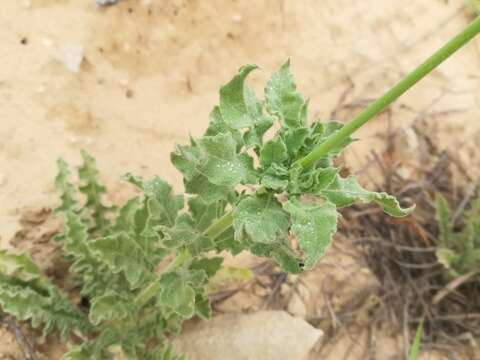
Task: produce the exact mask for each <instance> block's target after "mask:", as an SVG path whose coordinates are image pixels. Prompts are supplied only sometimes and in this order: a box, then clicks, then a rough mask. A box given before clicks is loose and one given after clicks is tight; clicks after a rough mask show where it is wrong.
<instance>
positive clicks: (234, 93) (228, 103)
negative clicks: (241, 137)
mask: <svg viewBox="0 0 480 360" xmlns="http://www.w3.org/2000/svg"><path fill="white" fill-rule="evenodd" d="M256 68H257V66H256V65H245V66H242V67H241V68H240V70H239V71H238V74H237V75H235V76H234V77H233V79H232V80H231V81H230V82H229V83H228V84H226V85H224V86H222V87H221V88H220V112H221V114H222V117H223V119H224V121H225V122H226V123H227V124H228V125H229V126H230V127H232V128H234V129H241V128H245V127H250V126H252V125H253V124H254V122H255V119H254V117H253V116H252V110H253V111H255V104H252V96H251V94H248V93H247V91H248V90H246V89H247V88H246V86H245V78H246V77H247V76H248V74H250V72H251V71H252V70H254V69H256Z"/></svg>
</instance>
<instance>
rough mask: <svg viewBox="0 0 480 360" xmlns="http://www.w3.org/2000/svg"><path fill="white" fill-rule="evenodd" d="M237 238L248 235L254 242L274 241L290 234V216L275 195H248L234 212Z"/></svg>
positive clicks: (239, 239)
mask: <svg viewBox="0 0 480 360" xmlns="http://www.w3.org/2000/svg"><path fill="white" fill-rule="evenodd" d="M233 227H234V229H235V239H237V240H238V241H242V240H244V238H245V237H247V238H248V239H249V240H250V241H252V242H259V243H265V244H269V243H274V242H277V241H278V240H277V239H278V238H279V237H281V238H286V237H287V236H288V227H289V218H288V214H287V213H286V212H285V211H284V210H283V208H282V205H281V204H280V203H279V202H278V200H277V199H275V197H273V196H271V195H265V196H248V197H246V198H244V199H243V200H242V201H240V202H239V203H238V205H237V207H236V208H235V210H234V212H233Z"/></svg>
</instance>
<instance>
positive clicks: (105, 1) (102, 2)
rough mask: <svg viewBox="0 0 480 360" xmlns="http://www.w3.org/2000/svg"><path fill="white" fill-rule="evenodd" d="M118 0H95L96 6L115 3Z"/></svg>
mask: <svg viewBox="0 0 480 360" xmlns="http://www.w3.org/2000/svg"><path fill="white" fill-rule="evenodd" d="M117 2H118V0H97V5H98V6H109V5H113V4H115V3H117Z"/></svg>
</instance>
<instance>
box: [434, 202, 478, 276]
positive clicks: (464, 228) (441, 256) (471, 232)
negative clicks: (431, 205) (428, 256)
mask: <svg viewBox="0 0 480 360" xmlns="http://www.w3.org/2000/svg"><path fill="white" fill-rule="evenodd" d="M435 210H436V219H437V224H438V228H439V239H438V240H439V249H438V250H437V253H436V254H437V259H438V261H439V262H440V263H441V264H442V265H443V266H445V268H447V269H448V273H449V275H450V276H452V277H458V276H460V275H463V274H466V273H469V272H471V271H476V270H477V271H480V196H477V198H475V199H474V200H473V201H472V202H471V206H470V209H469V210H468V211H463V213H462V214H461V215H462V224H461V230H459V231H455V230H454V221H453V218H452V214H451V211H450V207H449V205H448V202H447V200H446V199H445V197H444V196H443V195H441V194H437V196H436V200H435Z"/></svg>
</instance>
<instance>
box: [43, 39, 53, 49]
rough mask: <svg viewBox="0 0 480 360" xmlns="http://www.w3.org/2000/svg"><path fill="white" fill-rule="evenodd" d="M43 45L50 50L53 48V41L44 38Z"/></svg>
mask: <svg viewBox="0 0 480 360" xmlns="http://www.w3.org/2000/svg"><path fill="white" fill-rule="evenodd" d="M42 45H43V46H45V47H46V48H50V47H52V46H53V40H52V39H49V38H43V39H42Z"/></svg>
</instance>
